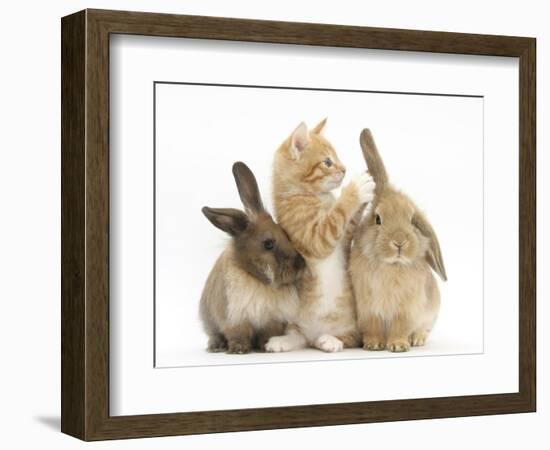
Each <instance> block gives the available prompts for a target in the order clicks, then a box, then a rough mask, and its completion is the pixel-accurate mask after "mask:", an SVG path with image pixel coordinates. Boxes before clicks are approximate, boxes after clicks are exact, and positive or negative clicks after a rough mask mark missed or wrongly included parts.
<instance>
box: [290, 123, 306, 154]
mask: <svg viewBox="0 0 550 450" xmlns="http://www.w3.org/2000/svg"><path fill="white" fill-rule="evenodd" d="M308 142H309V135H308V131H307V125H306V124H305V123H304V122H302V123H300V125H298V127H297V128H296V129H295V130H294V131H293V132H292V135H291V136H290V152H291V156H292V157H293V158H294V159H300V157H301V156H302V152H303V151H304V150H305V148H306V145H307V144H308Z"/></svg>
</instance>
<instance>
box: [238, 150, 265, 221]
mask: <svg viewBox="0 0 550 450" xmlns="http://www.w3.org/2000/svg"><path fill="white" fill-rule="evenodd" d="M233 176H234V177H235V183H237V189H238V190H239V196H240V197H241V201H242V202H243V205H244V208H245V211H246V213H247V214H250V215H255V214H260V213H262V212H264V205H263V203H262V197H261V196H260V190H259V189H258V183H257V182H256V177H255V176H254V174H253V173H252V171H251V170H250V169H249V168H248V166H247V165H246V164H245V163H243V162H240V161H239V162H236V163H235V164H233Z"/></svg>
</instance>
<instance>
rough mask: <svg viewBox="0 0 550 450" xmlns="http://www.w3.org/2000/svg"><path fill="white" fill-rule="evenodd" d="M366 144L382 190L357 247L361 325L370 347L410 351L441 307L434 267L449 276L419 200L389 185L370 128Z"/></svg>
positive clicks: (354, 275) (353, 262) (355, 279)
mask: <svg viewBox="0 0 550 450" xmlns="http://www.w3.org/2000/svg"><path fill="white" fill-rule="evenodd" d="M360 143H361V148H362V150H363V155H364V157H365V160H366V162H367V165H368V168H369V172H370V173H371V174H372V176H373V178H374V181H375V182H376V191H375V193H376V195H375V200H374V202H373V204H372V208H370V211H369V212H368V214H367V215H366V216H365V218H364V219H363V221H362V222H361V224H360V225H359V227H358V228H357V230H356V233H355V236H354V243H353V247H352V251H351V259H350V268H349V270H350V274H351V280H352V285H353V290H354V294H355V300H356V304H357V314H358V326H359V330H360V332H361V334H362V337H363V348H364V349H365V350H383V349H387V350H389V351H392V352H405V351H408V350H409V349H410V346H411V345H412V346H419V345H424V343H425V342H426V339H427V337H428V334H429V333H430V331H431V329H432V327H433V325H434V323H435V321H436V318H437V315H438V312H439V304H440V294H439V288H438V285H437V282H436V280H435V277H434V276H433V274H432V271H431V269H433V270H434V271H435V272H436V273H437V274H438V275H439V277H440V278H441V279H442V280H444V281H446V280H447V275H446V273H445V266H444V264H443V258H442V255H441V250H440V247H439V242H438V239H437V236H436V234H435V232H434V230H433V229H432V227H431V225H430V224H429V222H428V221H427V220H426V218H425V216H424V215H423V214H422V213H421V212H420V211H419V210H418V208H417V207H416V206H415V204H414V203H413V202H412V201H411V200H410V199H409V198H408V197H407V196H406V195H405V194H403V193H401V192H398V191H397V190H395V189H394V188H393V187H392V186H391V185H390V184H389V182H388V176H387V173H386V169H385V167H384V163H383V162H382V160H381V158H380V155H379V153H378V150H377V148H376V145H375V143H374V140H373V137H372V134H371V132H370V130H368V129H365V130H363V132H362V133H361V137H360ZM430 268H431V269H430Z"/></svg>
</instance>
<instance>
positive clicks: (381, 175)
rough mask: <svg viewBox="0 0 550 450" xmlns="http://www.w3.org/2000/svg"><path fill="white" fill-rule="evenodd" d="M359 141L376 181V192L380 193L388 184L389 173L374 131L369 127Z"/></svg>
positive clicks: (362, 132)
mask: <svg viewBox="0 0 550 450" xmlns="http://www.w3.org/2000/svg"><path fill="white" fill-rule="evenodd" d="M359 143H360V144H361V150H363V157H364V158H365V162H366V163H367V168H368V171H369V172H370V174H371V175H372V178H373V179H374V181H375V183H376V189H375V192H376V194H380V193H381V192H382V191H383V190H384V188H385V187H386V186H387V184H388V173H387V172H386V167H385V166H384V162H383V161H382V158H381V157H380V153H378V148H377V147H376V144H375V142H374V138H373V137H372V133H371V131H370V130H369V129H368V128H365V129H364V130H363V131H361V135H360V137H359Z"/></svg>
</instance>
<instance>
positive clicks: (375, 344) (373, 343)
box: [363, 339, 386, 351]
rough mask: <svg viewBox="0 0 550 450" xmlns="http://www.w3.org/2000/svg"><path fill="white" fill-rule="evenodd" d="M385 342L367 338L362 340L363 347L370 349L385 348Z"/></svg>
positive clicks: (378, 349)
mask: <svg viewBox="0 0 550 450" xmlns="http://www.w3.org/2000/svg"><path fill="white" fill-rule="evenodd" d="M385 348H386V343H385V342H384V341H382V340H378V339H367V340H365V341H364V342H363V349H364V350H370V351H380V350H385Z"/></svg>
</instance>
